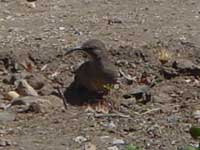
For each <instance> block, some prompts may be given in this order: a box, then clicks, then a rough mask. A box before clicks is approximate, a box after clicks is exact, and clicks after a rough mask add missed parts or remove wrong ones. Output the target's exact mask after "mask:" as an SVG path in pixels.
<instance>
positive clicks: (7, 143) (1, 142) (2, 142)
mask: <svg viewBox="0 0 200 150" xmlns="http://www.w3.org/2000/svg"><path fill="white" fill-rule="evenodd" d="M11 145H12V142H11V141H10V140H5V139H0V147H5V146H11Z"/></svg>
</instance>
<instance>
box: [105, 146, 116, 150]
mask: <svg viewBox="0 0 200 150" xmlns="http://www.w3.org/2000/svg"><path fill="white" fill-rule="evenodd" d="M107 149H108V150H119V148H118V147H117V146H112V147H108V148H107Z"/></svg>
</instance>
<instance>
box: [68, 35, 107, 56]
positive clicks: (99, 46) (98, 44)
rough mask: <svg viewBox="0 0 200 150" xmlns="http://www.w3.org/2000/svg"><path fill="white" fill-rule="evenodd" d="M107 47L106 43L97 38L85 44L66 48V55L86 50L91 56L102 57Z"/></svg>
mask: <svg viewBox="0 0 200 150" xmlns="http://www.w3.org/2000/svg"><path fill="white" fill-rule="evenodd" d="M105 49H106V47H105V44H104V43H103V42H102V41H100V40H96V39H92V40H88V41H86V42H85V43H83V45H81V46H78V47H74V48H65V49H64V50H65V51H66V53H65V55H67V54H69V53H71V52H74V51H77V50H82V51H84V52H86V53H87V54H88V55H89V56H91V57H92V58H93V59H101V57H102V55H103V51H104V50H105Z"/></svg>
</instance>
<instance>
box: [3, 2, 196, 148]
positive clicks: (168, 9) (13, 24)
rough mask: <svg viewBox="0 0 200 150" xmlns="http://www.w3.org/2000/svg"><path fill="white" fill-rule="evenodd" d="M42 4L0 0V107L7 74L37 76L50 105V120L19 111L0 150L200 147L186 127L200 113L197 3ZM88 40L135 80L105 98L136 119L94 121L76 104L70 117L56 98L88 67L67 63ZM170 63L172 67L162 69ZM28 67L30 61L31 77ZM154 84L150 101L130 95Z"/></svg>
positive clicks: (7, 85)
mask: <svg viewBox="0 0 200 150" xmlns="http://www.w3.org/2000/svg"><path fill="white" fill-rule="evenodd" d="M35 4H36V7H33V5H30V3H27V2H26V1H24V0H15V1H13V0H1V1H0V73H1V76H0V80H1V81H2V82H0V91H1V94H0V95H1V99H2V100H1V101H2V102H1V103H9V102H8V101H6V100H4V99H5V98H4V95H5V94H6V93H7V92H8V91H10V90H15V86H14V84H13V83H12V81H11V80H10V76H12V75H13V74H14V76H17V75H18V76H30V75H33V76H34V77H33V81H32V82H33V83H35V82H36V81H37V80H36V79H38V80H39V81H41V82H43V83H44V87H43V88H42V89H39V90H38V92H39V94H40V95H43V96H45V99H48V100H49V101H50V103H51V107H48V109H47V110H46V111H45V112H43V113H31V112H30V113H17V114H16V115H17V116H16V119H15V120H14V121H10V122H4V123H3V122H2V123H1V125H0V134H1V138H0V139H1V140H10V141H11V144H10V145H11V146H2V147H1V146H0V149H4V150H6V149H8V150H11V149H17V150H18V149H19V150H23V149H30V150H38V149H41V150H55V149H56V150H67V149H69V150H74V149H84V145H85V143H88V142H91V143H92V144H94V145H96V146H97V149H99V150H103V149H107V148H108V147H111V146H113V141H115V140H114V139H123V141H124V142H125V145H126V144H134V145H138V146H140V147H141V149H145V150H158V149H159V150H162V149H163V150H169V149H178V147H180V146H182V145H187V144H191V143H194V141H193V140H192V139H191V137H190V136H189V134H188V129H189V127H190V125H191V124H192V123H197V121H196V120H195V119H194V117H193V115H192V113H193V112H194V111H195V110H199V109H200V108H199V107H200V105H199V104H200V102H199V97H200V95H199V91H200V89H199V87H200V81H199V74H200V69H199V66H198V65H199V63H200V55H199V53H200V49H199V43H200V37H199V35H200V34H199V31H200V26H199V23H200V18H199V15H200V1H198V0H188V1H182V0H176V1H175V0H148V1H147V0H146V1H141V0H123V1H119V0H117V1H114V0H104V1H102V0H95V1H94V0H81V1H78V0H68V1H67V0H51V1H48V2H47V1H45V0H40V1H36V2H35ZM90 38H97V39H101V40H103V41H104V42H105V43H106V45H107V47H108V48H109V51H108V57H109V58H111V60H112V62H113V63H114V64H116V66H117V67H118V69H119V70H121V72H124V73H125V74H126V75H127V74H129V75H130V76H131V77H132V78H133V79H132V80H133V81H132V82H133V83H131V84H127V82H125V81H124V80H123V77H121V78H122V79H121V80H123V82H122V83H121V85H120V88H119V89H116V90H113V92H112V93H111V94H110V96H108V97H107V98H108V99H113V100H117V101H118V102H119V103H120V106H119V111H120V112H121V113H123V114H125V115H129V116H130V117H129V118H123V117H122V118H121V117H105V116H104V117H97V116H95V115H94V114H93V113H87V112H86V111H85V107H77V106H76V107H75V106H69V108H68V110H64V106H63V103H62V100H61V99H60V98H58V97H56V96H55V93H56V92H57V90H56V87H57V86H61V85H63V86H65V87H68V86H69V85H70V83H71V82H72V80H73V71H74V70H75V69H76V68H77V67H78V65H80V64H81V63H82V62H83V61H84V60H85V57H84V56H83V55H82V54H81V53H75V54H71V55H69V56H66V57H63V52H62V48H64V47H70V46H72V45H77V44H80V43H82V42H84V41H86V40H87V39H90ZM166 55H167V56H166ZM163 58H164V59H166V60H167V63H165V64H162V63H161V62H160V61H162V59H163ZM164 61H165V60H164ZM16 64H17V66H16ZM23 64H26V65H27V64H31V66H32V69H31V70H32V72H31V73H28V72H27V71H25V69H24V67H22V66H23ZM44 66H46V68H44ZM16 72H18V73H16ZM27 74H28V75H27ZM56 74H57V75H56ZM19 78H22V77H19ZM30 78H31V77H30ZM27 80H28V79H27ZM153 80H155V81H156V82H155V83H156V84H155V86H153V87H152V88H150V90H149V92H150V93H151V101H149V102H147V103H146V104H143V103H139V102H138V101H136V100H135V99H134V98H129V99H125V98H123V96H122V95H123V94H126V93H127V92H129V91H131V90H133V89H134V88H135V87H136V86H139V85H146V84H148V83H151V82H153ZM5 81H9V82H5ZM28 81H29V80H28ZM29 82H31V81H29ZM33 83H32V84H33ZM78 136H83V137H85V139H87V140H86V141H85V142H80V144H79V143H78V142H76V141H75V140H74V139H76V137H78ZM8 145H9V144H8ZM117 147H118V148H119V149H124V145H119V144H117Z"/></svg>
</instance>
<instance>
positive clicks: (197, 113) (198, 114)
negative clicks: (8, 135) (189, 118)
mask: <svg viewBox="0 0 200 150" xmlns="http://www.w3.org/2000/svg"><path fill="white" fill-rule="evenodd" d="M193 117H194V118H195V119H200V110H196V111H195V112H193Z"/></svg>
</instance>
